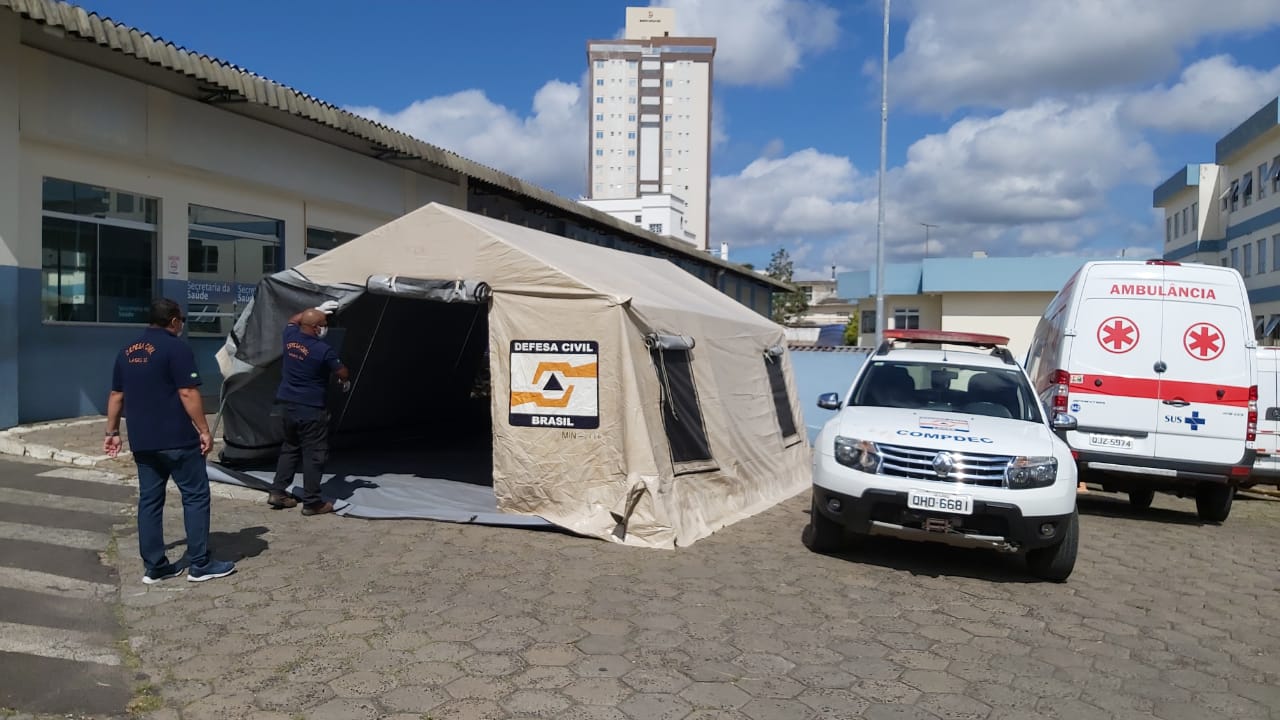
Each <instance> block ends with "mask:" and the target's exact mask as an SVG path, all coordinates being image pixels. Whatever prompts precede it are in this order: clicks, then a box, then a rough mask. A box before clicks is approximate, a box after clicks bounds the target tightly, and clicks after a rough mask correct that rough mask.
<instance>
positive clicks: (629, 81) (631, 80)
mask: <svg viewBox="0 0 1280 720" xmlns="http://www.w3.org/2000/svg"><path fill="white" fill-rule="evenodd" d="M635 86H636V79H635V78H627V87H635Z"/></svg>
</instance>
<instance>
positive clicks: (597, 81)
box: [596, 78, 604, 87]
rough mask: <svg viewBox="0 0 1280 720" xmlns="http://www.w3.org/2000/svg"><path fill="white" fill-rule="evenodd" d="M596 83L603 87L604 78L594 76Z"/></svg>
mask: <svg viewBox="0 0 1280 720" xmlns="http://www.w3.org/2000/svg"><path fill="white" fill-rule="evenodd" d="M596 85H599V86H600V87H604V78H596Z"/></svg>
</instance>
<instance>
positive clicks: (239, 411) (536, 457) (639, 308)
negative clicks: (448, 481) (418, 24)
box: [219, 204, 809, 547]
mask: <svg viewBox="0 0 1280 720" xmlns="http://www.w3.org/2000/svg"><path fill="white" fill-rule="evenodd" d="M387 275H396V276H398V277H403V278H439V279H449V280H454V279H457V280H470V281H476V282H480V281H482V282H485V283H487V284H488V285H489V286H490V287H491V288H492V297H490V298H487V299H486V301H485V302H483V303H475V302H474V298H472V302H471V303H470V304H468V303H465V302H464V303H434V304H433V307H431V308H427V306H426V305H423V304H416V305H415V304H414V303H413V302H409V301H404V300H401V299H399V298H395V299H392V298H385V299H384V298H375V299H374V300H376V302H375V301H374V300H371V299H370V292H371V291H369V290H367V289H366V288H368V287H369V280H370V278H372V277H375V276H387ZM259 292H260V295H259V297H258V298H257V299H255V301H254V303H253V305H252V306H251V307H250V308H248V309H247V310H246V311H245V313H244V315H242V317H241V318H240V319H239V321H238V322H237V324H236V333H235V334H234V335H233V336H232V337H230V338H228V342H227V345H226V347H224V348H223V350H222V351H220V352H219V363H220V365H221V368H222V370H223V375H224V377H225V378H227V380H226V385H225V389H224V394H223V411H224V412H223V417H224V424H225V432H226V434H225V439H226V440H227V442H228V445H233V444H234V445H236V446H237V447H239V448H242V449H244V448H247V449H248V450H253V449H255V447H256V448H258V449H263V450H269V449H270V444H271V443H270V441H271V439H272V438H274V437H276V434H277V433H278V430H275V429H273V425H274V423H273V422H272V419H271V417H270V415H269V412H268V413H264V412H263V409H264V408H265V407H267V406H269V405H270V403H271V398H270V397H269V396H270V395H271V394H273V393H274V382H273V379H272V378H271V377H270V376H271V373H272V369H273V368H278V357H279V355H280V348H279V346H280V340H279V334H278V333H279V328H280V327H282V326H283V322H284V320H286V319H287V317H288V315H290V314H292V313H293V312H296V311H298V310H301V309H304V308H306V307H309V306H312V305H315V304H317V301H318V300H320V299H337V300H338V301H339V302H340V303H341V304H342V308H341V309H340V310H339V311H338V313H337V314H336V315H335V317H334V320H333V321H332V323H333V324H336V325H341V326H343V327H345V328H346V339H345V347H344V349H343V351H342V353H343V358H344V362H347V364H348V365H351V366H353V367H356V368H357V370H356V378H355V383H354V385H355V387H354V389H353V390H352V392H351V393H350V395H349V396H348V397H345V398H335V399H334V405H333V407H334V408H335V409H336V410H337V409H340V412H341V417H340V419H337V420H336V422H337V423H338V427H339V429H340V430H342V431H343V432H345V433H348V434H351V433H355V432H357V431H360V430H365V431H368V433H370V435H373V436H377V437H381V435H382V433H384V432H385V428H386V427H388V424H387V422H386V421H387V420H388V417H389V416H397V414H398V416H397V417H398V418H399V419H402V420H404V422H409V421H410V420H415V421H416V420H420V419H421V418H423V417H424V416H425V417H428V418H436V419H438V420H440V422H439V423H438V424H437V428H436V429H437V430H439V431H442V432H443V431H447V430H448V429H449V425H450V423H449V420H450V417H449V415H450V413H458V412H459V410H457V408H458V407H460V405H459V403H462V404H465V400H466V398H467V395H466V393H465V389H466V388H465V387H463V386H464V385H465V384H466V377H465V375H459V374H458V372H457V371H458V369H459V368H473V369H474V367H475V366H476V364H477V363H482V364H483V366H484V367H485V368H487V370H488V377H489V387H490V388H491V392H489V393H488V401H487V403H488V407H487V408H485V420H486V422H489V421H491V423H492V425H491V427H492V433H491V437H488V438H486V440H491V441H492V443H491V453H490V458H489V459H491V462H492V470H491V476H492V482H493V491H494V495H495V500H496V505H497V508H498V509H499V510H500V511H501V512H504V513H514V514H519V515H530V516H539V517H542V518H545V519H547V520H549V521H550V522H552V523H555V524H556V525H559V526H561V527H564V528H567V529H569V530H572V531H574V532H577V533H580V534H583V535H590V536H593V537H599V538H603V539H609V540H613V541H617V542H624V543H627V544H635V545H644V546H651V547H675V546H677V545H688V544H690V543H692V542H694V541H696V540H698V539H699V538H702V537H705V536H706V535H708V534H710V533H712V532H714V531H715V530H716V529H718V528H720V527H723V526H725V525H727V524H729V523H732V522H736V521H737V520H740V519H742V518H745V517H748V516H750V515H753V514H755V513H757V512H760V511H762V510H764V509H766V508H768V507H770V506H772V505H773V504H775V503H777V502H778V501H780V500H782V499H785V498H787V497H790V496H792V495H795V494H796V493H799V492H801V491H803V490H805V489H806V488H808V487H809V446H808V442H807V440H806V438H805V436H804V433H803V432H800V431H798V429H799V430H803V428H804V423H803V414H802V413H801V411H800V407H799V405H798V399H797V397H796V390H795V381H794V378H793V377H792V367H791V362H790V358H789V356H788V354H787V352H786V350H785V348H784V347H782V346H783V344H784V342H785V340H784V334H783V330H782V328H781V327H780V326H778V325H776V324H774V323H773V322H771V321H769V320H768V319H767V318H764V317H761V316H760V315H758V314H756V313H754V312H752V311H751V310H750V309H748V308H746V307H745V306H743V305H741V304H739V303H738V302H736V301H735V300H733V299H731V298H729V297H727V296H726V295H724V294H723V293H720V292H719V291H717V290H716V289H715V288H713V287H711V286H709V285H707V284H706V283H704V282H702V281H700V280H698V279H697V278H695V277H693V276H692V275H690V274H689V273H686V272H685V271H683V270H681V269H679V268H677V267H676V266H675V265H673V264H671V263H670V262H667V261H665V260H660V259H656V258H650V257H645V256H641V255H636V254H630V253H622V252H619V251H615V250H610V249H607V248H602V247H597V246H592V245H589V244H587V243H583V242H578V241H574V240H570V239H567V238H563V237H559V236H555V235H550V234H548V233H544V232H540V231H538V230H533V229H531V228H528V227H521V226H517V225H512V224H509V223H505V222H502V221H499V220H495V219H493V218H488V217H483V216H480V215H475V214H472V213H467V212H464V211H461V210H456V209H453V208H448V207H444V206H441V205H437V204H431V205H428V206H426V207H423V208H421V209H419V210H416V211H414V212H412V213H410V214H408V215H406V216H404V217H402V218H399V219H397V220H395V221H393V222H391V223H388V224H387V225H384V226H383V227H380V228H378V229H376V230H373V231H372V232H370V233H368V234H366V235H363V236H361V237H359V238H356V239H355V240H352V241H350V242H348V243H346V244H344V245H342V246H340V247H338V248H336V249H334V250H331V251H329V252H327V253H325V254H324V255H321V256H319V257H317V258H314V259H312V260H310V261H308V262H306V263H304V264H302V265H300V266H298V267H297V268H294V269H293V270H292V271H289V272H286V273H281V274H278V275H276V276H273V277H272V278H268V279H267V280H265V281H264V282H263V284H262V286H260V289H259ZM473 306H474V307H475V308H476V309H475V310H472V309H471V308H472V307H473ZM449 307H452V308H454V309H453V310H449V309H447V308H449ZM428 312H429V313H431V319H430V325H429V326H427V325H424V324H423V323H424V321H423V319H422V316H423V315H425V314H426V313H428ZM477 327H483V328H484V332H482V333H476V335H477V337H473V336H472V331H473V330H475V328H477ZM481 335H482V336H483V337H479V336H481ZM457 338H462V340H461V342H458V340H457ZM672 338H675V339H681V342H680V343H676V344H675V345H673V344H672V343H669V342H666V340H665V339H672ZM685 339H687V340H685ZM444 342H447V343H452V345H450V347H449V350H448V352H441V353H433V352H432V351H431V349H432V344H433V343H444ZM673 342H674V341H673ZM565 343H567V344H565ZM677 345H678V346H677ZM538 353H544V354H541V355H540V354H538ZM276 372H278V369H277V370H276ZM423 376H425V377H427V378H429V379H430V378H435V379H436V380H434V381H433V382H434V384H431V385H429V386H425V385H422V384H421V383H419V384H418V385H406V384H405V382H404V379H405V378H421V377H423ZM424 387H426V388H427V389H426V390H424V389H423V388H424ZM428 390H429V391H430V392H428ZM414 393H416V394H414ZM451 393H452V394H451ZM531 418H532V420H531ZM564 418H569V420H568V421H567V422H570V423H571V425H564V424H560V423H562V422H566V421H565V420H564ZM378 423H382V424H381V425H378ZM454 424H462V423H461V419H460V420H459V422H458V423H454ZM392 426H393V427H394V425H392ZM797 428H798V429H797Z"/></svg>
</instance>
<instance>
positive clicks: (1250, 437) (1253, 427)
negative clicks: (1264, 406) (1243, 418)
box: [1244, 385, 1258, 447]
mask: <svg viewBox="0 0 1280 720" xmlns="http://www.w3.org/2000/svg"><path fill="white" fill-rule="evenodd" d="M1248 417H1249V422H1248V425H1247V428H1246V430H1245V434H1244V440H1245V442H1247V443H1253V442H1254V441H1256V440H1257V439H1258V386H1257V385H1250V386H1249V416H1248ZM1249 447H1253V445H1252V444H1251V445H1249Z"/></svg>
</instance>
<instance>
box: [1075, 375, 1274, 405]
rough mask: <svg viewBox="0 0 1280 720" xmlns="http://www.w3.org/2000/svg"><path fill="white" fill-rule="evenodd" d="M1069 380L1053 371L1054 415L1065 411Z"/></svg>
mask: <svg viewBox="0 0 1280 720" xmlns="http://www.w3.org/2000/svg"><path fill="white" fill-rule="evenodd" d="M1070 382H1071V375H1070V374H1068V373H1067V371H1066V370H1054V371H1053V384H1054V388H1053V412H1054V414H1055V415H1056V414H1058V413H1066V412H1067V391H1068V390H1069V389H1070V387H1071V385H1070ZM1255 389H1256V388H1255Z"/></svg>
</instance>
